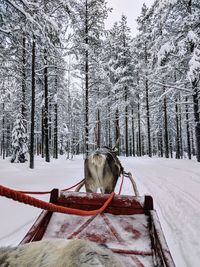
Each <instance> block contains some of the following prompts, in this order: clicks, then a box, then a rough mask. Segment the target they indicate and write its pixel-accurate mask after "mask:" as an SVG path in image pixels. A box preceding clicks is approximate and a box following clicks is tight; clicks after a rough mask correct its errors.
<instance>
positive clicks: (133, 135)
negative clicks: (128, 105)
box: [131, 106, 135, 157]
mask: <svg viewBox="0 0 200 267" xmlns="http://www.w3.org/2000/svg"><path fill="white" fill-rule="evenodd" d="M131 112H132V114H131V115H132V118H131V122H132V151H133V153H132V155H133V156H134V157H135V127H134V118H133V114H134V109H133V106H132V110H131Z"/></svg>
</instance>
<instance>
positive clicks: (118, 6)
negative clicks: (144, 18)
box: [106, 0, 154, 36]
mask: <svg viewBox="0 0 200 267" xmlns="http://www.w3.org/2000/svg"><path fill="white" fill-rule="evenodd" d="M107 2H108V6H109V7H112V8H113V11H112V13H110V14H109V18H108V20H107V21H106V28H107V29H109V28H111V27H112V25H113V23H114V22H115V21H119V20H120V19H121V15H122V14H124V15H125V16H127V18H128V26H129V27H130V28H131V32H132V35H133V36H135V35H136V34H137V29H136V27H137V23H136V19H137V17H138V16H139V15H140V12H141V7H142V5H143V3H145V4H146V5H147V7H150V6H151V5H152V4H153V2H154V0H107Z"/></svg>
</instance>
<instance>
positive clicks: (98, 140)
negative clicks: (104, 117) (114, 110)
mask: <svg viewBox="0 0 200 267" xmlns="http://www.w3.org/2000/svg"><path fill="white" fill-rule="evenodd" d="M97 147H101V121H100V110H99V109H97Z"/></svg>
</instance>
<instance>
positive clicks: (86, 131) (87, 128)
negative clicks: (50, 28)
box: [85, 0, 89, 156]
mask: <svg viewBox="0 0 200 267" xmlns="http://www.w3.org/2000/svg"><path fill="white" fill-rule="evenodd" d="M85 45H86V51H85V153H86V156H88V153H89V119H88V117H89V96H88V94H89V77H88V74H89V55H88V1H87V0H86V2H85Z"/></svg>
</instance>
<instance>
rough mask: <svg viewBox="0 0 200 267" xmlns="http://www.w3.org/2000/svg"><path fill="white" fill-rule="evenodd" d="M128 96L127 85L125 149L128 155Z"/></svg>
mask: <svg viewBox="0 0 200 267" xmlns="http://www.w3.org/2000/svg"><path fill="white" fill-rule="evenodd" d="M127 97H128V92H127V86H125V103H126V104H125V105H126V107H125V151H126V157H128V156H129V150H128V139H129V138H128V106H127Z"/></svg>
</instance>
